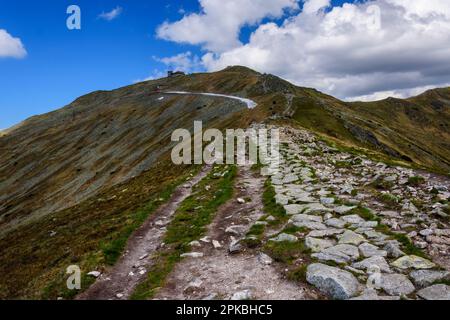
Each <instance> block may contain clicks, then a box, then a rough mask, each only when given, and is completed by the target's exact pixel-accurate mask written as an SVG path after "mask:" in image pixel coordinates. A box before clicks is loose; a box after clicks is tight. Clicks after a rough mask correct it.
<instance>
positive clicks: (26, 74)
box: [0, 0, 251, 129]
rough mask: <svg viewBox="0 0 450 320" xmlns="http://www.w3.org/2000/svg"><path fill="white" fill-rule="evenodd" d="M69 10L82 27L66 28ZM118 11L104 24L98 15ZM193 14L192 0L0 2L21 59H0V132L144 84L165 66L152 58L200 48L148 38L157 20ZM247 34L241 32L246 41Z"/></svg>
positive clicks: (1, 20) (1, 23) (0, 22)
mask: <svg viewBox="0 0 450 320" xmlns="http://www.w3.org/2000/svg"><path fill="white" fill-rule="evenodd" d="M71 4H77V5H78V6H79V7H80V8H81V12H82V29H81V30H79V31H78V30H73V31H69V30H68V29H67V28H66V19H67V17H68V15H67V14H66V9H67V7H68V6H69V5H71ZM118 6H120V7H121V8H123V11H122V13H121V14H120V16H118V17H117V18H116V19H114V20H112V21H105V20H103V19H99V18H98V16H99V15H100V14H101V13H102V12H109V11H111V10H112V9H114V8H116V7H118ZM181 10H184V11H186V12H191V11H198V10H199V3H198V1H196V0H171V1H163V0H152V1H142V0H128V1H115V0H113V1H109V0H70V1H65V0H57V1H55V0H39V1H28V0H27V1H24V0H16V1H6V0H0V29H5V30H7V31H8V32H9V33H10V34H11V35H12V36H14V37H18V38H20V39H21V41H22V43H23V44H24V46H25V49H26V51H27V56H26V57H25V58H23V59H13V58H0V129H1V128H7V127H9V126H12V125H13V124H15V123H18V122H19V121H21V120H23V119H25V118H27V117H29V116H32V115H35V114H40V113H45V112H48V111H50V110H53V109H56V108H59V107H62V106H64V105H66V104H68V103H70V102H71V101H72V100H74V99H75V98H77V97H78V96H81V95H83V94H86V93H88V92H91V91H95V90H108V89H114V88H117V87H120V86H124V85H128V84H130V83H132V82H133V81H135V80H138V79H145V78H147V77H149V76H150V75H152V74H153V73H155V70H160V71H165V69H166V66H165V65H164V64H162V63H161V62H158V61H156V60H155V59H153V56H157V57H166V56H172V55H175V54H177V53H180V52H184V51H186V50H189V51H191V52H192V53H193V54H200V50H201V48H199V47H196V46H191V45H184V44H177V43H173V42H168V41H164V40H161V39H157V38H156V37H155V30H156V28H157V27H158V25H160V24H161V23H163V22H164V21H165V20H169V21H173V20H177V19H179V18H180V17H182V13H183V11H181ZM250 31H251V29H250V28H246V29H244V30H243V32H242V35H241V37H242V39H244V40H245V39H246V38H247V37H248V35H249V33H250Z"/></svg>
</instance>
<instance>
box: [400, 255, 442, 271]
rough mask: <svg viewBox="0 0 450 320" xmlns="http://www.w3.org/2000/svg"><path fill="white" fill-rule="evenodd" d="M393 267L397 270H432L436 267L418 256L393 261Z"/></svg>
mask: <svg viewBox="0 0 450 320" xmlns="http://www.w3.org/2000/svg"><path fill="white" fill-rule="evenodd" d="M392 266H393V267H396V268H399V269H409V268H414V269H431V268H434V267H435V266H436V265H435V264H434V263H433V262H431V261H429V260H427V259H424V258H421V257H418V256H414V255H411V256H404V257H401V258H400V259H398V260H396V261H394V262H393V263H392Z"/></svg>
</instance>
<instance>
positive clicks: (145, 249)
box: [77, 166, 211, 300]
mask: <svg viewBox="0 0 450 320" xmlns="http://www.w3.org/2000/svg"><path fill="white" fill-rule="evenodd" d="M210 170H211V167H209V166H205V167H204V168H203V169H202V171H201V172H200V173H199V174H198V175H197V176H195V177H194V178H193V179H192V180H191V181H189V182H187V183H186V184H184V185H181V186H179V187H178V188H177V189H176V190H175V192H174V194H173V195H172V197H171V198H170V200H169V201H168V202H167V203H166V204H164V205H162V206H161V207H160V208H158V210H157V211H156V212H154V213H153V214H152V215H151V216H150V217H149V219H148V220H147V221H146V222H145V223H144V224H143V225H142V226H141V227H140V228H139V229H138V230H137V231H136V232H135V233H134V234H133V235H132V237H131V238H130V240H129V241H128V244H127V248H126V251H125V254H124V255H123V256H122V257H121V258H120V260H119V261H118V262H117V263H116V265H115V266H114V267H113V268H112V269H111V270H110V271H109V272H107V273H105V274H103V275H101V276H100V277H99V279H97V282H96V283H95V284H93V285H92V286H91V287H90V288H89V289H88V290H87V291H85V292H84V293H82V294H80V295H79V296H78V297H77V299H78V300H111V299H124V300H125V299H128V298H129V297H130V296H131V294H132V293H133V290H134V289H135V288H136V286H137V285H138V284H139V283H140V282H141V281H142V280H143V279H145V276H146V274H147V269H148V268H149V267H150V266H151V265H152V260H151V259H149V257H150V256H151V254H152V253H153V252H155V251H156V250H157V249H158V248H159V247H160V246H161V244H162V239H163V237H164V234H165V232H166V226H167V225H168V224H169V222H170V221H171V220H172V218H173V215H174V213H175V212H176V210H177V208H178V206H179V205H180V204H181V203H182V202H183V201H184V200H185V199H186V198H187V197H189V196H190V195H191V194H192V187H193V186H195V185H196V184H197V183H199V182H200V181H201V180H202V179H203V178H204V177H206V176H207V174H208V172H209V171H210Z"/></svg>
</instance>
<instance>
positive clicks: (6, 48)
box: [0, 29, 27, 58]
mask: <svg viewBox="0 0 450 320" xmlns="http://www.w3.org/2000/svg"><path fill="white" fill-rule="evenodd" d="M26 55H27V51H26V50H25V47H24V45H23V43H22V41H21V40H20V39H19V38H14V37H13V36H11V35H10V34H9V33H8V32H7V31H6V30H4V29H0V58H23V57H25V56H26Z"/></svg>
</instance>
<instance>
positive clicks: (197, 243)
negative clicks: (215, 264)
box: [140, 241, 202, 260]
mask: <svg viewBox="0 0 450 320" xmlns="http://www.w3.org/2000/svg"><path fill="white" fill-rule="evenodd" d="M189 245H190V246H191V247H201V246H202V245H201V243H200V242H199V241H192V242H191V243H189ZM145 258H146V257H144V258H142V259H145ZM142 259H140V260H142Z"/></svg>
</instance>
